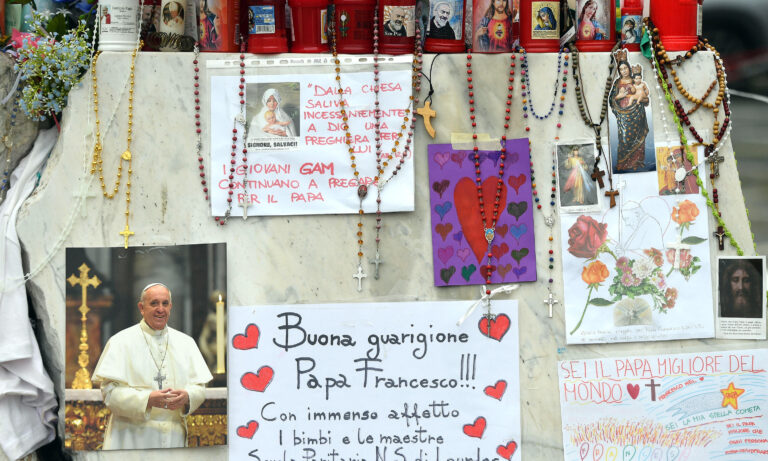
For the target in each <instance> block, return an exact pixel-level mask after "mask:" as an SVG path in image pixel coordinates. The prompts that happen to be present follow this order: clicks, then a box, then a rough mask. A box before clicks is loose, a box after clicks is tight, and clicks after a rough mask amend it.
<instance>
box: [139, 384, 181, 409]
mask: <svg viewBox="0 0 768 461" xmlns="http://www.w3.org/2000/svg"><path fill="white" fill-rule="evenodd" d="M188 403H189V394H188V393H187V391H185V390H184V389H171V388H170V387H169V388H167V389H160V390H158V391H152V392H151V393H150V394H149V400H148V401H147V409H149V408H151V407H157V408H163V409H166V410H178V409H179V408H183V407H184V406H185V405H187V404H188Z"/></svg>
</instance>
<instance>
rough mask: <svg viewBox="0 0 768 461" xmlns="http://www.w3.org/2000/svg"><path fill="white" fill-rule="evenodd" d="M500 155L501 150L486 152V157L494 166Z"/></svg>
mask: <svg viewBox="0 0 768 461" xmlns="http://www.w3.org/2000/svg"><path fill="white" fill-rule="evenodd" d="M500 157H501V151H493V152H488V158H489V159H490V160H491V161H492V162H493V165H494V166H496V164H498V163H499V158H500Z"/></svg>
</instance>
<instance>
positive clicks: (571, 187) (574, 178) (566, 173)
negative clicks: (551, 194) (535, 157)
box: [555, 141, 601, 213]
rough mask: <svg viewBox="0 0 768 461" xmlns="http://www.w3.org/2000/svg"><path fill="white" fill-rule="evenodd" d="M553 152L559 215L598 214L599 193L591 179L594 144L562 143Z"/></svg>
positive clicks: (582, 142) (581, 142) (594, 156)
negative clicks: (588, 212)
mask: <svg viewBox="0 0 768 461" xmlns="http://www.w3.org/2000/svg"><path fill="white" fill-rule="evenodd" d="M555 149H557V189H558V200H559V202H560V210H561V211H562V212H563V213H569V212H570V213H573V212H584V211H599V210H600V205H601V201H600V198H599V194H598V193H599V192H600V191H599V189H598V187H597V184H596V183H595V181H594V180H593V179H592V176H591V175H592V168H593V166H594V164H595V158H596V155H597V154H596V149H595V143H594V142H588V141H587V142H584V141H577V142H565V143H558V144H556V145H555Z"/></svg>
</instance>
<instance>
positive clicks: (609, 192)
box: [605, 189, 619, 208]
mask: <svg viewBox="0 0 768 461" xmlns="http://www.w3.org/2000/svg"><path fill="white" fill-rule="evenodd" d="M617 195H619V191H617V190H613V189H611V190H607V191H605V196H606V197H610V198H611V208H613V207H615V206H616V196H617Z"/></svg>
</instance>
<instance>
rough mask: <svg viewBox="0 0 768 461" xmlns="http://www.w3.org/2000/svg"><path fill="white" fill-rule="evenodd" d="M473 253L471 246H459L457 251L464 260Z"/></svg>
mask: <svg viewBox="0 0 768 461" xmlns="http://www.w3.org/2000/svg"><path fill="white" fill-rule="evenodd" d="M471 253H472V251H470V249H469V248H459V251H457V252H456V254H457V255H458V256H459V258H461V260H462V261H466V260H467V256H469V255H470V254H471Z"/></svg>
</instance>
